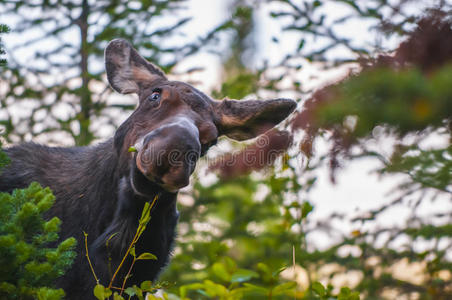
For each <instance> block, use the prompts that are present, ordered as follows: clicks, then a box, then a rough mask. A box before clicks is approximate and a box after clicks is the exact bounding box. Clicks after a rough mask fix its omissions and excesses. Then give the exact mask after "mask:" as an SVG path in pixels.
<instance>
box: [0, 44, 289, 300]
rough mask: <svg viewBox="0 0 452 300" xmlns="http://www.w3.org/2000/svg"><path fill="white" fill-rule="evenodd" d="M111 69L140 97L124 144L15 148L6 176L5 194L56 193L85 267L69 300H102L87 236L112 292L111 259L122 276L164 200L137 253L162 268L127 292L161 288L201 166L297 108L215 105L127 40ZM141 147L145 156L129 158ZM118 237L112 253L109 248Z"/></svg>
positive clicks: (111, 48) (72, 273) (112, 47)
mask: <svg viewBox="0 0 452 300" xmlns="http://www.w3.org/2000/svg"><path fill="white" fill-rule="evenodd" d="M105 65H106V69H107V77H108V81H109V83H110V85H111V86H112V87H113V89H115V90H116V91H117V92H119V93H122V94H129V93H136V94H138V97H139V105H138V107H137V109H136V110H135V111H134V112H133V113H132V114H131V116H130V117H129V118H128V119H127V120H126V121H125V122H124V123H123V124H122V125H121V126H120V127H119V128H118V130H117V131H116V133H115V136H114V137H113V138H112V139H109V140H108V141H106V142H104V143H101V144H99V145H96V146H90V147H74V148H59V147H46V146H42V145H37V144H33V143H27V144H23V145H19V146H15V147H11V148H9V149H6V152H7V154H8V155H9V157H10V158H11V161H12V162H11V164H10V165H9V167H8V168H7V169H5V170H4V171H3V172H2V173H1V175H0V191H4V192H11V191H12V190H13V189H16V188H23V187H26V186H27V185H28V184H30V183H31V182H32V181H38V182H39V183H40V184H41V185H43V186H49V187H50V188H51V189H52V190H53V192H54V194H55V196H56V202H55V205H54V206H53V207H52V209H51V212H50V214H51V216H58V217H59V218H60V219H61V220H62V227H61V233H60V237H61V239H65V238H67V237H70V236H74V237H76V238H77V240H78V246H77V253H78V255H77V258H76V261H75V263H74V265H73V266H72V268H71V269H70V270H69V271H68V272H67V274H66V275H65V276H63V277H62V278H61V279H60V280H59V282H58V286H59V287H62V288H63V289H64V290H65V291H66V295H67V298H68V299H88V298H90V297H93V296H92V295H93V292H92V290H93V287H94V285H95V281H94V279H93V276H92V274H91V271H90V269H89V265H88V262H87V260H86V257H85V256H84V239H83V234H82V232H83V231H85V232H87V233H88V237H89V241H88V246H89V251H90V252H89V253H90V258H91V261H92V263H93V266H94V269H95V271H96V273H97V275H98V277H99V278H100V280H101V283H103V284H104V285H108V282H109V279H110V278H111V274H110V272H109V266H108V253H109V255H110V257H111V266H112V267H113V270H114V269H115V268H116V266H118V265H119V263H120V261H121V258H122V256H123V255H124V253H125V251H126V249H127V247H128V246H129V244H130V242H131V240H132V238H133V235H134V233H135V231H136V228H137V226H138V219H139V217H140V214H141V210H142V208H143V206H144V203H145V202H146V201H149V200H152V199H153V198H154V197H155V196H156V195H157V194H159V199H158V201H157V204H156V206H155V207H154V209H153V211H152V213H151V216H152V218H151V221H150V223H149V224H148V226H147V228H146V230H145V232H144V233H143V235H142V236H141V238H140V240H139V241H138V243H137V245H136V253H137V254H140V253H142V252H150V253H152V254H154V255H155V256H157V258H158V259H157V260H143V261H139V262H137V263H136V264H135V266H134V269H133V272H132V273H133V276H132V277H131V278H130V279H129V280H128V282H127V285H132V284H139V283H140V282H142V281H144V280H155V279H156V278H157V276H158V274H159V273H160V272H161V271H162V269H163V268H164V266H165V265H166V264H167V263H168V261H169V258H170V252H171V249H172V244H173V240H174V236H175V227H176V224H177V220H178V211H177V209H176V196H177V191H178V190H179V189H180V188H182V187H184V186H186V185H187V184H188V182H189V177H190V174H191V173H192V172H193V170H194V168H195V164H196V162H197V160H198V159H199V157H200V156H202V155H204V153H205V152H206V151H207V150H208V149H209V147H210V146H212V145H214V144H215V143H216V141H217V139H218V137H219V136H221V135H226V136H228V137H230V138H233V139H236V140H244V139H249V138H252V137H255V136H256V135H258V134H259V133H261V132H262V130H263V129H269V128H271V127H273V126H274V125H276V124H278V123H279V122H281V121H282V120H283V119H284V118H286V117H287V116H288V115H289V114H290V113H291V112H292V111H293V110H294V108H295V102H294V101H292V100H288V99H274V100H268V101H258V100H249V101H235V100H223V101H216V100H212V99H211V98H209V97H208V96H206V95H205V94H203V93H202V92H200V91H198V90H197V89H195V88H193V87H192V86H190V85H188V84H186V83H183V82H177V81H169V80H168V79H167V78H166V77H165V74H164V73H163V72H162V71H161V70H160V69H158V68H157V67H156V66H154V65H153V64H151V63H149V62H148V61H146V60H145V59H144V58H143V57H141V56H140V55H139V54H138V52H137V51H136V50H135V49H134V48H133V47H132V46H131V45H130V44H129V43H128V42H127V41H125V40H120V39H116V40H113V41H112V42H110V43H109V44H108V46H107V48H106V50H105ZM131 146H134V147H135V148H136V149H137V152H136V153H129V151H128V149H129V147H131ZM113 234H115V235H114V236H113V238H111V240H110V241H109V250H108V251H107V249H106V246H105V243H106V240H107V239H108V238H109V237H111V236H112V235H113ZM129 263H130V262H129ZM125 265H126V266H128V265H130V264H128V262H127V261H126V264H125ZM123 269H127V268H123ZM125 273H126V270H123V272H122V273H119V275H118V276H117V277H116V278H117V280H116V282H115V283H114V286H120V285H121V282H122V281H121V278H123V277H124V275H125Z"/></svg>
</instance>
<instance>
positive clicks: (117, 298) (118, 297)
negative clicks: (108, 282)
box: [113, 291, 125, 300]
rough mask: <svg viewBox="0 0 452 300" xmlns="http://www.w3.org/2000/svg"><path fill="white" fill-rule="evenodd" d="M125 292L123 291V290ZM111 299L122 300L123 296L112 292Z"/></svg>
mask: <svg viewBox="0 0 452 300" xmlns="http://www.w3.org/2000/svg"><path fill="white" fill-rule="evenodd" d="M124 292H125V291H124ZM113 300H124V297H123V296H120V295H119V294H118V292H114V293H113Z"/></svg>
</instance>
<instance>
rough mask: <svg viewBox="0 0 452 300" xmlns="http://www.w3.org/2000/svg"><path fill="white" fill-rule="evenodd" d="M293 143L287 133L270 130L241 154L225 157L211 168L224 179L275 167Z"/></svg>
mask: <svg viewBox="0 0 452 300" xmlns="http://www.w3.org/2000/svg"><path fill="white" fill-rule="evenodd" d="M291 142H292V136H291V135H290V134H289V132H287V131H278V130H270V131H268V132H266V133H264V134H262V135H261V136H259V137H258V138H257V139H256V141H255V142H254V143H253V144H251V145H249V146H247V147H246V148H245V149H243V150H242V151H240V152H237V153H231V154H227V155H224V156H222V157H220V158H219V159H217V160H216V161H215V162H214V163H213V164H211V165H210V166H209V168H210V169H211V170H215V171H218V172H219V175H220V177H222V178H232V177H234V176H238V175H242V174H246V173H249V172H251V171H253V170H259V169H262V168H264V167H268V166H271V165H273V163H274V162H275V160H276V159H277V158H278V157H279V156H281V155H282V154H284V153H285V152H286V150H287V149H288V148H289V146H290V144H291Z"/></svg>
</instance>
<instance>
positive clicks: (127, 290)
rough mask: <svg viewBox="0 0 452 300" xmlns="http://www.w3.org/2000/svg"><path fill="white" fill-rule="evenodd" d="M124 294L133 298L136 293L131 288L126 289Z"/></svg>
mask: <svg viewBox="0 0 452 300" xmlns="http://www.w3.org/2000/svg"><path fill="white" fill-rule="evenodd" d="M124 293H126V294H127V295H129V296H130V297H132V296H135V294H136V292H135V289H134V288H133V287H128V288H126V289H125V290H124Z"/></svg>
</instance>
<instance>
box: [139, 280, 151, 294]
mask: <svg viewBox="0 0 452 300" xmlns="http://www.w3.org/2000/svg"><path fill="white" fill-rule="evenodd" d="M140 288H141V289H142V290H143V291H146V292H150V291H152V281H150V280H146V281H143V282H142V283H141V284H140Z"/></svg>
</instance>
